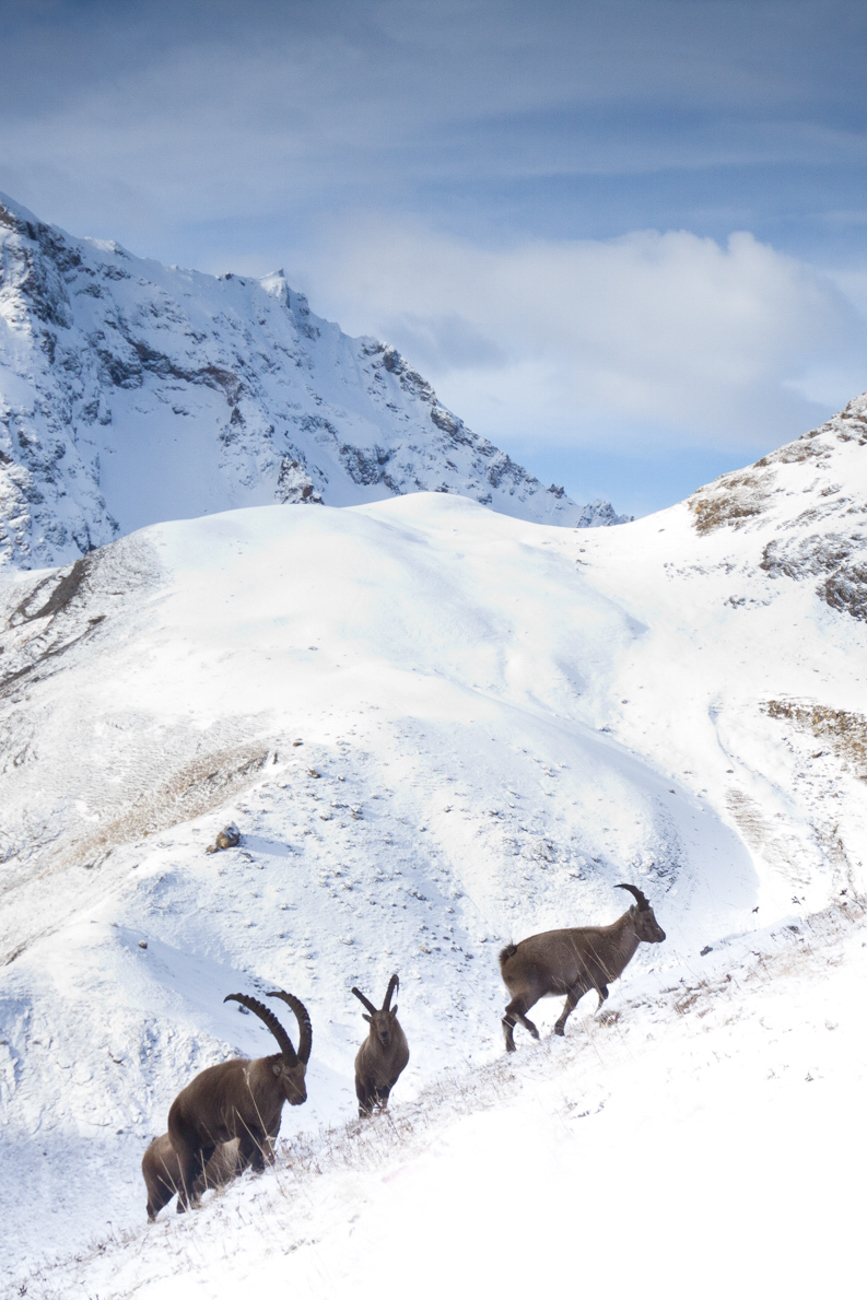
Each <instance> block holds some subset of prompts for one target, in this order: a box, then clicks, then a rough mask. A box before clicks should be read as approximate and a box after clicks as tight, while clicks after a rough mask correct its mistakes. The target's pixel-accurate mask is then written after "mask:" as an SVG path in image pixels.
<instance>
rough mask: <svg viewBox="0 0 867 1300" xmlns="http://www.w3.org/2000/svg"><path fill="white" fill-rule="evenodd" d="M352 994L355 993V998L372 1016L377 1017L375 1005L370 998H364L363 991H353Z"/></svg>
mask: <svg viewBox="0 0 867 1300" xmlns="http://www.w3.org/2000/svg"><path fill="white" fill-rule="evenodd" d="M352 992H353V993H354V994H355V996H356V997H357V998H358V1000H359V1002H360V1003H362V1005H363V1006H365V1007H367V1009H368V1011H369V1012H370V1014H371V1015H372V1016H375V1015H376V1007H375V1006H374V1005H373V1003H372V1002H371V1001H370V1000H369V999H368V998H366V997H365V996H364V994H363V993H362V991H361V989H353V990H352Z"/></svg>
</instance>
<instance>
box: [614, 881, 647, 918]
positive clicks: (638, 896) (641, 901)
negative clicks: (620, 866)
mask: <svg viewBox="0 0 867 1300" xmlns="http://www.w3.org/2000/svg"><path fill="white" fill-rule="evenodd" d="M614 888H615V889H628V890H629V892H630V894H632V895H634V897H635V901H636V903H637V904H638V910H639V912H646V911H648V909H649V908H650V903H649V902H648V901H647V899H646V898H645V897H644V895H643V894H642V892H641V890H640V889H636V888H635V886H634V885H615V886H614Z"/></svg>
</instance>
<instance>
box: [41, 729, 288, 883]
mask: <svg viewBox="0 0 867 1300" xmlns="http://www.w3.org/2000/svg"><path fill="white" fill-rule="evenodd" d="M269 752H270V751H269V750H268V749H267V748H263V747H262V745H261V743H260V744H250V745H239V746H238V747H237V748H232V749H223V750H218V751H216V752H214V753H210V754H205V755H200V756H199V757H197V758H196V759H195V760H194V761H193V762H191V763H188V764H186V766H184V767H181V768H179V769H178V771H177V772H175V773H173V775H172V776H171V777H170V778H169V779H168V780H167V781H166V782H165V783H164V784H163V785H162V786H159V787H158V788H157V789H155V790H151V791H149V792H148V793H147V794H145V795H141V796H140V797H139V798H138V799H137V800H136V801H135V802H134V803H133V804H132V805H131V806H130V807H129V808H128V809H127V810H126V811H125V812H123V813H121V815H120V816H119V817H115V818H114V820H112V821H110V822H108V823H107V824H106V825H105V826H101V827H100V828H99V829H98V830H96V831H94V832H92V833H91V834H90V835H88V836H86V837H84V838H82V839H80V840H78V841H77V842H76V843H75V844H74V846H72V847H70V849H68V850H67V852H66V853H64V855H63V858H62V859H61V861H60V862H59V863H58V862H55V863H53V864H52V867H51V870H56V869H57V867H58V866H60V867H63V866H69V865H70V864H71V863H72V862H78V863H81V864H83V865H85V866H95V865H97V863H98V862H99V861H100V860H101V859H102V858H104V857H105V856H106V855H107V854H108V853H110V852H111V851H112V849H115V848H118V847H119V846H120V845H121V844H128V843H130V842H131V841H135V840H139V839H143V838H144V837H145V836H146V835H152V834H154V832H156V831H164V830H167V829H168V828H169V827H170V826H176V825H177V824H178V823H179V822H186V821H191V820H192V819H193V818H194V817H201V816H202V814H203V813H206V812H210V811H211V809H214V808H219V807H221V806H222V805H223V804H224V803H225V802H226V801H227V800H228V799H230V798H231V797H232V795H234V794H237V793H238V792H239V791H241V790H243V789H244V788H245V787H247V786H249V785H251V784H252V783H253V782H254V781H255V780H256V778H257V777H258V775H259V772H260V771H261V769H262V768H263V767H264V766H265V762H266V760H267V758H268V754H269Z"/></svg>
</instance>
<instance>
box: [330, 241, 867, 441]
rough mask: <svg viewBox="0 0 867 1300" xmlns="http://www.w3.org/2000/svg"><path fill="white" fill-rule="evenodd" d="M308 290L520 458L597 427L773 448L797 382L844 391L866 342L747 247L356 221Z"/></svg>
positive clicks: (839, 311) (801, 408)
mask: <svg viewBox="0 0 867 1300" xmlns="http://www.w3.org/2000/svg"><path fill="white" fill-rule="evenodd" d="M313 279H314V281H315V282H316V283H317V284H318V285H319V286H320V292H321V294H322V296H323V298H324V299H325V301H326V304H327V305H328V306H329V307H330V308H331V309H332V310H333V311H334V312H335V313H336V314H338V315H339V316H340V318H341V319H342V320H343V321H344V322H345V323H346V324H347V325H348V326H350V327H354V328H355V329H357V330H359V331H362V330H363V329H364V327H365V325H366V326H367V328H368V329H371V328H372V329H373V330H377V331H379V332H380V333H382V334H384V335H386V336H387V337H389V338H390V339H391V340H392V341H393V342H394V343H395V344H397V345H398V346H400V347H401V348H402V349H404V350H405V351H406V352H407V354H408V355H409V356H410V357H411V359H413V360H415V361H416V363H417V364H418V365H419V366H420V367H421V368H422V369H424V370H425V371H426V373H428V374H430V375H431V376H433V377H434V378H435V380H436V382H437V384H438V386H439V389H440V392H441V395H442V396H443V397H444V398H445V399H447V400H450V401H452V402H453V404H454V405H455V406H456V408H457V409H458V410H460V411H461V412H462V413H463V414H464V415H466V416H467V418H469V419H470V420H472V421H474V422H475V425H476V427H477V428H479V429H480V431H483V432H486V433H489V434H492V435H493V434H494V432H495V431H499V434H500V436H502V434H503V432H506V433H508V435H509V436H510V437H512V438H523V439H524V440H525V441H526V442H527V443H531V442H533V441H535V442H539V443H545V442H547V443H562V444H566V445H570V444H571V445H581V444H587V443H588V442H592V441H593V440H594V439H597V438H598V437H599V436H600V434H601V433H602V431H603V430H604V431H605V435H606V436H607V437H608V438H615V439H616V440H618V441H620V442H621V443H629V442H630V441H632V442H633V443H636V442H640V441H641V439H642V436H643V435H642V430H643V429H644V430H652V431H653V437H654V438H659V437H661V436H662V437H663V438H667V439H668V441H670V442H675V443H676V442H678V441H689V442H693V443H699V444H704V445H708V444H713V443H715V444H718V445H727V446H730V447H738V446H750V445H756V444H757V443H761V442H762V441H763V440H764V441H768V442H771V441H772V440H773V439H774V438H776V437H783V436H785V435H786V434H787V432H789V431H790V430H791V429H792V425H793V421H794V422H797V421H798V420H800V421H801V423H802V424H803V427H804V428H806V427H808V423H809V421H810V420H811V419H812V418H815V417H816V415H817V407H816V406H815V405H814V403H815V402H816V401H822V400H823V398H824V397H825V396H826V393H824V392H822V393H819V392H813V391H811V388H810V383H811V379H810V372H811V371H812V372H814V376H815V380H816V383H818V382H819V378H818V377H819V374H820V372H821V376H822V379H821V382H822V383H823V384H824V385H825V387H826V388H827V385H828V381H829V373H830V372H831V371H832V370H834V371H836V373H837V377H838V379H839V380H840V381H841V382H843V379H844V376H845V380H846V382H848V383H849V385H850V387H851V386H852V385H854V387H857V386H858V385H857V382H856V376H857V375H858V374H859V373H860V369H859V368H860V367H861V366H862V365H863V357H864V355H865V343H867V327H865V324H864V322H863V321H862V319H861V318H860V317H859V316H858V315H857V314H856V312H855V310H854V308H853V307H852V305H851V303H850V302H849V301H848V300H847V299H846V298H845V297H844V296H843V294H842V293H841V292H840V291H839V290H838V289H837V288H836V287H835V285H834V284H832V283H831V281H830V280H828V279H826V278H823V277H821V276H820V275H818V274H817V273H816V272H815V271H814V270H812V269H811V268H810V267H809V266H806V265H804V264H803V263H801V262H799V261H797V260H796V259H795V258H792V257H789V256H786V255H784V254H781V253H779V252H777V251H775V250H774V249H773V248H771V247H769V246H767V245H764V244H761V243H759V242H758V241H757V240H756V239H754V238H753V237H752V236H751V235H749V234H746V233H740V234H733V235H732V236H731V237H730V239H729V240H728V241H727V243H726V244H725V245H720V244H718V243H717V242H715V241H714V240H712V239H708V238H699V237H697V236H696V235H693V234H690V233H688V232H685V231H673V232H668V233H664V234H662V233H659V232H656V231H637V232H634V233H631V234H629V235H626V236H623V237H620V238H617V239H612V240H576V241H559V242H552V241H541V240H537V241H533V242H528V243H522V244H519V245H516V246H514V247H511V248H505V249H501V250H498V251H493V250H490V249H482V248H479V247H477V246H474V245H472V244H470V243H467V242H465V241H460V240H457V239H454V238H448V237H444V236H442V235H437V234H433V233H431V232H430V231H427V230H425V229H423V228H421V227H419V226H418V225H414V224H408V223H391V224H383V223H382V221H381V220H370V221H368V222H367V223H364V224H361V223H359V222H358V221H354V222H352V223H351V224H350V225H349V226H348V227H346V228H344V229H342V230H340V231H339V232H334V233H333V234H332V237H331V240H330V242H329V243H328V245H327V248H326V249H324V250H323V254H322V256H321V258H320V259H319V260H318V261H317V262H316V263H315V265H314V268H313ZM847 370H848V374H847ZM843 391H847V390H846V389H845V388H844V389H843ZM661 431H664V432H661Z"/></svg>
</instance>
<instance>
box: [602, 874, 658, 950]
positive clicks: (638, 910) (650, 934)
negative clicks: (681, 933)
mask: <svg viewBox="0 0 867 1300" xmlns="http://www.w3.org/2000/svg"><path fill="white" fill-rule="evenodd" d="M614 888H615V889H626V890H628V891H629V893H630V894H632V896H633V897H634V899H635V903H634V905H633V907H632V909H631V911H632V915H633V916H634V918H635V933H636V934H637V935H638V937H639V939H640V940H641V941H642V943H662V942H663V940H664V939H665V931H664V930H663V928H662V926H661V925H660V924H659V922H658V921H657V919H656V917H655V916H654V915H653V908H652V907H651V906H650V904H649V903H648V901H647V899H646V898H645V897H644V894H642V892H641V890H640V889H636V888H635V886H634V885H615V886H614Z"/></svg>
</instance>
